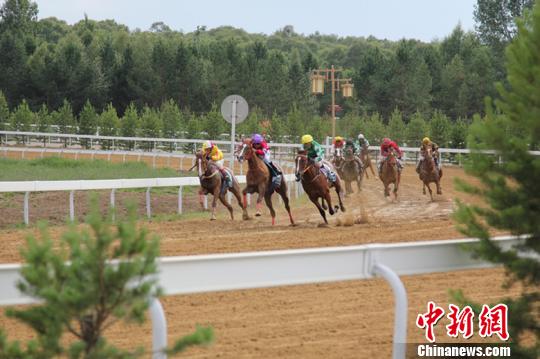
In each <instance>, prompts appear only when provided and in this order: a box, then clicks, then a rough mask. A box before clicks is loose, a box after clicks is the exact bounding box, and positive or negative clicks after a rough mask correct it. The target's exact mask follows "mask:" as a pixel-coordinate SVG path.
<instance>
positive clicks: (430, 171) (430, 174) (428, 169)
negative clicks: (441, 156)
mask: <svg viewBox="0 0 540 359" xmlns="http://www.w3.org/2000/svg"><path fill="white" fill-rule="evenodd" d="M426 147H427V148H425V149H424V160H423V161H422V164H421V165H420V173H419V177H420V180H421V181H422V183H423V186H422V193H423V194H426V186H427V188H428V190H429V196H430V197H431V201H433V192H432V191H431V187H430V186H429V184H430V183H431V182H435V185H436V186H437V194H442V190H441V177H442V170H439V169H438V168H437V166H436V165H435V160H434V158H433V153H432V148H431V146H426Z"/></svg>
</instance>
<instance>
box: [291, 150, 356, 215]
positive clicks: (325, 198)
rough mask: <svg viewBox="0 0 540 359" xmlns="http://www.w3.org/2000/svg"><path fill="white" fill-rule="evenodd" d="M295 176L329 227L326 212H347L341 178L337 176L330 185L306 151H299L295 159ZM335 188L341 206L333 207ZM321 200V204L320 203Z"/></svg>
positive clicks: (326, 164) (327, 164) (331, 213)
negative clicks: (333, 188) (342, 195)
mask: <svg viewBox="0 0 540 359" xmlns="http://www.w3.org/2000/svg"><path fill="white" fill-rule="evenodd" d="M295 164H296V166H295V175H296V179H297V181H301V182H302V187H303V188H304V191H305V192H306V193H307V195H308V197H309V199H310V200H311V202H313V204H315V206H316V207H317V209H318V210H319V213H320V214H321V217H322V218H323V219H324V223H325V224H326V225H328V220H327V219H326V210H328V212H329V213H330V215H333V214H334V213H336V212H337V211H338V210H339V209H341V211H342V212H345V206H343V201H342V198H341V182H340V179H339V176H337V179H336V182H335V183H334V184H330V185H329V181H328V180H327V179H326V176H325V175H324V174H323V173H322V171H321V169H320V168H319V167H317V166H316V165H315V164H314V163H313V162H312V161H310V160H309V159H308V157H307V152H306V151H303V150H301V151H298V154H297V156H296V159H295ZM324 165H325V166H330V164H329V163H325V164H324ZM332 186H334V187H335V189H336V193H337V195H338V200H339V206H337V205H336V206H335V207H333V206H332V198H331V196H330V188H331V187H332ZM319 198H320V200H321V201H320V203H319Z"/></svg>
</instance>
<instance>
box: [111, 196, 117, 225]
mask: <svg viewBox="0 0 540 359" xmlns="http://www.w3.org/2000/svg"><path fill="white" fill-rule="evenodd" d="M115 191H116V188H113V189H111V199H110V205H111V207H110V208H111V215H112V220H113V222H114V219H115V214H114V212H115V211H114V207H115V198H114V197H115Z"/></svg>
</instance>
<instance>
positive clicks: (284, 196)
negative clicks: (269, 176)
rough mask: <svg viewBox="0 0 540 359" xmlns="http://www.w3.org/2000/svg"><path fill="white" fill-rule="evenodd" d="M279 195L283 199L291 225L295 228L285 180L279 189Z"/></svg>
mask: <svg viewBox="0 0 540 359" xmlns="http://www.w3.org/2000/svg"><path fill="white" fill-rule="evenodd" d="M278 193H279V195H280V196H281V198H282V199H283V203H284V204H285V209H286V210H287V213H288V214H289V220H290V221H291V225H293V226H294V220H293V218H292V214H291V207H290V206H289V197H288V196H287V184H286V183H285V180H284V179H282V180H281V186H280V187H279V192H278Z"/></svg>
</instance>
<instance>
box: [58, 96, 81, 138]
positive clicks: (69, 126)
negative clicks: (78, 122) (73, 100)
mask: <svg viewBox="0 0 540 359" xmlns="http://www.w3.org/2000/svg"><path fill="white" fill-rule="evenodd" d="M54 119H55V124H56V125H58V132H60V133H63V134H70V133H76V131H75V129H76V128H75V118H74V117H73V110H72V108H71V104H70V103H69V102H68V101H67V100H66V99H64V103H63V104H62V107H60V108H59V109H58V111H56V113H55V115H54ZM68 142H69V139H68V138H64V147H67V145H68Z"/></svg>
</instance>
